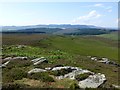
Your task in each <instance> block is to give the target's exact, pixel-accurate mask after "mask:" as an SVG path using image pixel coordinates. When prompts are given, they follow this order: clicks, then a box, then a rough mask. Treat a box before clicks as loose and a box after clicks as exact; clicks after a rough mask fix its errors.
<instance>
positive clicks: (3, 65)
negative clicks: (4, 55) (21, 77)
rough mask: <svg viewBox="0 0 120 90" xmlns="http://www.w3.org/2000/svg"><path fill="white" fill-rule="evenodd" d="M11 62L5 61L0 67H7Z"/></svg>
mask: <svg viewBox="0 0 120 90" xmlns="http://www.w3.org/2000/svg"><path fill="white" fill-rule="evenodd" d="M9 62H10V60H9V61H7V62H5V63H4V64H2V65H0V67H6V66H7V65H8V63H9Z"/></svg>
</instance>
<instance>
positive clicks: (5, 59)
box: [3, 57, 13, 61]
mask: <svg viewBox="0 0 120 90" xmlns="http://www.w3.org/2000/svg"><path fill="white" fill-rule="evenodd" d="M12 59H13V58H12V57H7V58H4V59H3V60H4V61H7V60H12Z"/></svg>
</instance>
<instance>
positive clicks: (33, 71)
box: [28, 68, 46, 74]
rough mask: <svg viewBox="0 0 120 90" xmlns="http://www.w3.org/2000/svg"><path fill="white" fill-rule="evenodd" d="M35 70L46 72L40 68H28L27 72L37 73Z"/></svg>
mask: <svg viewBox="0 0 120 90" xmlns="http://www.w3.org/2000/svg"><path fill="white" fill-rule="evenodd" d="M37 72H46V70H44V69H40V68H35V69H32V70H30V71H29V72H28V74H31V73H37Z"/></svg>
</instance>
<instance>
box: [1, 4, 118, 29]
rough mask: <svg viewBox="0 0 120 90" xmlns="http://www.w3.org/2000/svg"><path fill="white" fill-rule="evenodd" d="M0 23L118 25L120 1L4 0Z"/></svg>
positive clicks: (11, 24) (2, 24)
mask: <svg viewBox="0 0 120 90" xmlns="http://www.w3.org/2000/svg"><path fill="white" fill-rule="evenodd" d="M0 11H1V14H0V26H13V25H14V26H26V25H38V24H80V25H95V26H100V27H113V28H114V27H117V26H118V21H120V19H118V3H117V2H2V3H1V4H0Z"/></svg>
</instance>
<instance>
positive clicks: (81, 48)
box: [43, 37, 118, 61]
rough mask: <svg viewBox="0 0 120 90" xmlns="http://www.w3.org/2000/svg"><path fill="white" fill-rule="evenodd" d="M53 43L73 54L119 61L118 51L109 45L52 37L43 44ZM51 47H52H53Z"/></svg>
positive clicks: (79, 38)
mask: <svg viewBox="0 0 120 90" xmlns="http://www.w3.org/2000/svg"><path fill="white" fill-rule="evenodd" d="M48 42H50V43H51V46H53V47H55V48H59V49H62V50H64V51H67V52H69V53H72V54H80V55H91V56H99V57H107V58H110V59H114V60H116V61H117V60H118V57H117V55H118V49H117V47H112V46H110V45H109V44H107V43H104V42H101V41H98V40H93V39H89V37H88V38H82V37H76V38H72V37H51V38H50V39H49V40H46V41H44V42H43V43H48ZM51 46H50V47H51Z"/></svg>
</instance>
